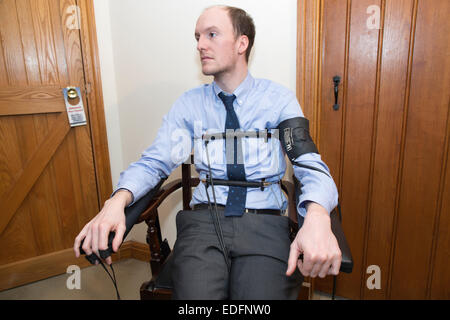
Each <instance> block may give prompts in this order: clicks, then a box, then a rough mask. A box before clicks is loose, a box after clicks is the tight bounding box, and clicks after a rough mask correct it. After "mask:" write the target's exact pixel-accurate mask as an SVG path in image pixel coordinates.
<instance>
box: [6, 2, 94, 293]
mask: <svg viewBox="0 0 450 320" xmlns="http://www.w3.org/2000/svg"><path fill="white" fill-rule="evenodd" d="M76 4H77V3H76V1H75V0H70V1H69V0H66V1H55V0H17V1H14V0H3V1H0V21H1V22H0V36H1V39H2V41H0V45H1V48H0V49H1V52H0V168H1V169H0V178H1V180H0V206H1V207H0V211H1V212H2V215H1V218H0V246H1V247H2V248H3V249H2V250H0V267H5V266H6V265H7V264H11V263H17V262H19V261H23V260H24V259H30V258H36V257H38V256H41V255H44V254H49V253H55V252H58V251H61V250H64V249H67V248H70V247H72V245H73V241H74V238H75V236H76V235H77V234H78V232H79V231H80V229H81V227H82V226H83V225H84V224H85V223H86V222H87V221H89V220H90V219H91V218H92V217H93V216H94V215H95V214H96V213H97V212H98V210H99V199H98V192H97V182H96V177H95V167H94V158H93V150H92V141H91V133H90V127H89V120H90V119H89V105H88V103H87V100H86V96H85V94H84V92H85V91H84V88H85V78H84V70H83V68H84V67H83V59H82V52H81V49H82V48H81V41H80V30H79V29H73V28H70V27H68V26H70V25H69V23H68V19H72V16H71V14H72V12H73V10H72V9H71V8H72V6H75V5H76ZM69 85H71V86H77V87H80V88H81V91H82V96H83V103H84V107H85V113H86V117H87V120H88V125H85V126H80V127H74V128H70V127H69V124H68V119H67V113H66V111H65V104H64V99H63V94H62V88H64V87H67V86H69ZM10 269H11V268H6V267H5V270H10ZM61 271H62V272H65V270H61ZM0 277H1V279H0V283H1V284H4V283H6V282H7V281H5V279H7V278H8V277H11V275H9V274H4V273H2V274H1V275H0ZM1 289H5V288H4V287H2V288H0V290H1Z"/></svg>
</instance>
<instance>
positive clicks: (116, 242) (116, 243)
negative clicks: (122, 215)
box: [112, 223, 126, 252]
mask: <svg viewBox="0 0 450 320" xmlns="http://www.w3.org/2000/svg"><path fill="white" fill-rule="evenodd" d="M125 230H126V227H125V225H124V224H122V223H121V224H119V225H118V226H117V229H116V235H115V236H114V239H113V242H112V249H113V251H114V252H117V251H119V247H120V245H121V244H122V242H123V235H124V233H125Z"/></svg>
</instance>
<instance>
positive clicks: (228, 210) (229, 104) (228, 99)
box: [219, 92, 247, 217]
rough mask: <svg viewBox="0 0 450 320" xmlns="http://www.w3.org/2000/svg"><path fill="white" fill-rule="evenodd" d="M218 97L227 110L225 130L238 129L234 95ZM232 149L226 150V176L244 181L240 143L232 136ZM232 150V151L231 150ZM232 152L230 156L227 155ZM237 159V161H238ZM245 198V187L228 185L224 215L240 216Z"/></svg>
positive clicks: (242, 212)
mask: <svg viewBox="0 0 450 320" xmlns="http://www.w3.org/2000/svg"><path fill="white" fill-rule="evenodd" d="M219 97H220V99H221V100H222V101H223V104H224V105H225V108H226V110H227V118H226V121H225V131H227V130H230V129H232V130H233V131H234V130H237V129H240V126H239V120H238V118H237V116H236V112H234V108H233V102H234V100H235V99H236V96H235V95H225V94H224V93H223V92H221V93H219ZM233 142H234V143H233V144H232V145H233V146H234V148H233V150H226V154H227V157H226V159H227V176H228V179H229V180H235V181H236V180H237V181H246V179H245V168H244V162H243V156H242V144H241V143H237V138H236V137H233ZM225 146H226V147H225V148H226V149H227V148H230V147H231V144H230V143H228V140H227V142H226V145H225ZM231 151H232V152H231ZM230 154H232V157H229V156H228V155H230ZM238 160H239V161H238ZM246 199H247V187H238V186H230V187H229V189H228V198H227V204H226V206H225V216H226V217H230V216H242V215H243V214H244V211H245V201H246Z"/></svg>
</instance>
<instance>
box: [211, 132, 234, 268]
mask: <svg viewBox="0 0 450 320" xmlns="http://www.w3.org/2000/svg"><path fill="white" fill-rule="evenodd" d="M208 142H209V141H208V140H206V141H205V148H206V158H207V161H208V172H209V183H210V184H211V188H212V193H213V198H214V211H213V210H212V208H211V199H210V197H209V193H208V187H207V185H205V190H206V196H207V198H208V207H209V212H210V213H211V217H212V219H213V223H214V228H215V230H216V234H217V237H218V239H219V244H220V246H221V248H222V253H223V256H224V258H225V263H226V264H227V268H228V272H229V271H230V270H231V265H230V261H229V260H228V251H227V247H226V246H225V242H224V240H223V233H222V228H221V226H220V220H219V214H218V212H217V199H216V193H215V190H214V182H213V179H212V170H211V163H210V160H209V152H208ZM207 181H208V179H207Z"/></svg>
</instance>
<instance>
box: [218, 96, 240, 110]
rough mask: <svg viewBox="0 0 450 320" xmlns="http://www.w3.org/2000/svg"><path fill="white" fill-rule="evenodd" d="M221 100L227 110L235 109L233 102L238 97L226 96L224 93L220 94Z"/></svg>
mask: <svg viewBox="0 0 450 320" xmlns="http://www.w3.org/2000/svg"><path fill="white" fill-rule="evenodd" d="M219 98H220V99H221V100H222V102H223V104H224V105H225V108H227V109H233V102H234V99H236V96H235V95H234V94H233V95H231V96H229V95H226V94H224V93H223V92H221V93H219Z"/></svg>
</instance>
